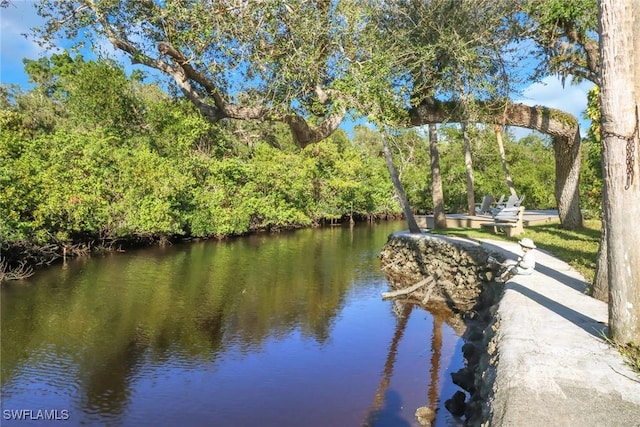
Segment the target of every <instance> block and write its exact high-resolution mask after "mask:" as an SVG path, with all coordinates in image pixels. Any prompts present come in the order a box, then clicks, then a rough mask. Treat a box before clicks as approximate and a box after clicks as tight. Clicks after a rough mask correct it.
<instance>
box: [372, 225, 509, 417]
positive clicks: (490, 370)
mask: <svg viewBox="0 0 640 427" xmlns="http://www.w3.org/2000/svg"><path fill="white" fill-rule="evenodd" d="M490 256H491V257H494V258H496V259H498V260H500V261H501V260H503V257H502V255H501V254H497V253H493V252H490V251H488V250H487V249H485V248H484V247H483V246H482V245H481V244H480V243H476V242H474V241H470V240H462V239H456V238H450V237H446V236H438V235H429V234H409V233H395V234H392V235H390V236H389V239H388V241H387V243H386V244H385V246H384V247H383V249H382V252H381V254H380V260H381V266H382V269H383V271H384V272H385V274H386V275H387V278H388V280H389V283H390V286H391V288H393V289H394V290H399V289H403V288H408V287H410V286H412V285H415V284H416V283H420V282H421V281H424V280H425V278H427V277H433V278H434V279H435V280H434V286H433V287H432V288H433V289H431V290H429V291H428V292H429V304H437V303H444V304H446V305H447V306H449V307H450V308H451V309H453V310H454V312H457V313H458V314H459V315H460V317H461V319H462V321H463V322H464V325H465V329H464V332H463V334H462V337H463V339H464V340H465V344H464V346H463V348H462V351H463V355H464V358H465V365H466V366H465V367H464V368H462V369H461V370H459V371H458V372H455V373H453V374H452V375H451V376H452V381H453V383H454V384H456V385H458V386H459V387H461V388H462V389H463V390H465V391H466V392H467V393H469V398H468V399H466V395H465V394H464V393H462V392H456V394H455V395H454V396H453V397H452V398H451V399H449V400H448V401H447V402H446V403H445V406H447V409H449V410H450V411H451V412H452V413H455V412H458V415H459V414H464V415H463V417H464V419H465V424H466V425H471V426H477V425H482V424H483V423H484V422H486V419H487V414H488V411H489V406H488V405H489V403H488V402H489V399H490V398H491V395H492V387H493V382H494V378H495V368H494V365H495V363H496V360H497V359H496V357H497V355H496V354H495V349H494V348H493V347H495V342H494V335H495V331H496V329H497V327H498V322H497V321H496V319H495V318H494V315H495V313H496V311H497V303H498V301H499V299H500V297H501V296H502V292H503V289H504V287H503V286H502V285H501V284H498V283H496V282H494V281H493V279H494V277H495V276H496V270H497V266H496V265H495V264H494V263H490V262H489V260H488V258H489V257H490ZM426 291H427V290H426V289H422V288H420V289H417V290H416V291H414V292H411V293H410V294H408V295H406V296H403V297H407V298H409V299H410V300H413V301H415V302H417V303H422V302H424V296H425V293H426ZM448 404H449V405H448ZM450 406H452V407H450ZM429 410H430V409H429V408H418V410H417V411H416V417H417V419H418V421H420V422H421V423H422V424H423V425H430V423H431V421H432V419H430V418H428V417H423V416H421V414H422V412H428V411H429Z"/></svg>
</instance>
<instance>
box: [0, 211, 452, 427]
mask: <svg viewBox="0 0 640 427" xmlns="http://www.w3.org/2000/svg"><path fill="white" fill-rule="evenodd" d="M404 227H405V226H404V224H402V223H388V224H383V225H375V226H356V227H355V228H353V229H352V230H350V229H349V228H348V227H344V228H340V227H335V228H331V229H319V230H318V229H316V230H301V231H297V232H293V233H282V234H275V235H273V234H271V235H267V234H264V235H257V236H251V237H246V238H240V239H236V240H231V241H226V242H201V243H193V244H184V245H176V246H173V247H169V248H165V249H159V248H154V249H146V250H139V251H131V252H128V253H125V254H117V255H110V256H106V257H94V258H91V259H84V260H74V262H70V263H68V264H67V265H66V266H62V265H60V266H54V267H51V268H50V269H48V270H46V271H41V272H39V273H38V274H37V275H36V276H35V277H33V278H32V279H31V280H29V281H25V282H23V283H17V282H14V283H10V286H5V287H4V288H3V289H2V291H1V292H2V294H1V304H2V306H1V310H2V311H1V316H2V317H1V332H2V336H1V338H2V353H1V356H2V359H1V360H2V362H1V366H2V410H3V411H2V420H1V421H0V423H1V424H2V425H3V426H11V425H16V426H18V425H19V426H28V425H37V426H43V425H65V426H66V425H74V426H75V425H110V426H142V425H150V426H151V425H154V426H176V425H177V426H184V427H187V426H230V427H244V426H261V427H269V426H279V427H282V426H295V427H299V426H322V427H327V426H338V427H340V426H361V425H371V426H415V425H417V423H416V421H415V418H414V413H415V410H416V408H418V407H420V406H434V407H437V408H438V418H437V424H438V425H440V426H451V425H457V422H456V420H455V419H454V418H453V417H452V416H451V415H450V414H449V413H448V412H447V411H446V409H444V401H445V400H446V399H448V398H449V397H451V395H452V394H453V393H454V392H455V391H456V390H457V387H456V386H455V385H453V384H452V383H451V379H450V373H451V372H454V371H457V370H458V369H459V368H460V367H462V366H463V362H462V357H461V355H460V353H461V352H460V347H461V346H462V341H461V339H460V338H459V337H458V336H457V335H456V333H455V332H454V331H453V329H452V328H451V327H450V326H449V324H448V323H447V320H448V317H447V315H446V314H443V313H433V314H432V313H429V312H426V311H424V310H421V309H418V308H412V307H411V306H404V307H403V306H400V305H395V306H394V304H393V303H392V302H388V301H382V300H381V298H380V293H381V292H383V291H385V290H387V282H386V279H385V278H384V276H383V275H382V273H381V272H380V266H379V260H378V258H377V257H378V254H379V252H380V249H381V248H382V246H383V244H384V243H385V241H386V238H387V235H388V234H389V233H390V232H392V231H395V230H399V229H402V228H404ZM39 410H40V411H48V412H47V414H45V413H43V412H40V413H39V412H38V411H39ZM11 411H18V413H15V412H13V413H12V412H11ZM25 411H31V412H25ZM54 411H57V412H54ZM18 414H22V416H23V417H24V416H26V417H28V418H34V420H31V421H12V420H9V419H8V418H11V417H12V416H13V417H16V416H18ZM46 416H48V417H52V416H53V417H57V418H68V419H66V420H59V421H42V420H35V418H38V417H46Z"/></svg>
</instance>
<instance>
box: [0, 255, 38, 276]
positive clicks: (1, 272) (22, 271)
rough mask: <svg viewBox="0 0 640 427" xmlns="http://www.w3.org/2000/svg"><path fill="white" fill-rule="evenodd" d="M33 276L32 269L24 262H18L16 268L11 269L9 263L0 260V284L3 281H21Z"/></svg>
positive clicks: (2, 259)
mask: <svg viewBox="0 0 640 427" xmlns="http://www.w3.org/2000/svg"><path fill="white" fill-rule="evenodd" d="M31 276H33V268H32V267H30V266H28V265H27V264H26V262H24V261H20V262H19V263H18V265H17V266H16V267H11V266H10V265H9V263H8V262H7V261H6V260H5V259H4V258H0V282H2V281H4V280H22V279H26V278H28V277H31Z"/></svg>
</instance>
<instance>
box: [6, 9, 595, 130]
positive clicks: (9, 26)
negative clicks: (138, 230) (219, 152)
mask: <svg viewBox="0 0 640 427" xmlns="http://www.w3.org/2000/svg"><path fill="white" fill-rule="evenodd" d="M34 3H35V2H34V1H31V0H12V2H11V4H10V6H9V7H8V8H0V82H2V83H5V84H19V85H21V86H22V87H24V88H26V87H27V75H26V74H25V72H24V68H23V64H22V58H29V59H37V58H39V57H40V56H42V55H45V54H47V52H45V51H43V50H42V48H40V47H39V46H38V45H37V44H36V43H35V42H34V41H32V40H30V39H28V38H25V37H24V36H23V35H21V34H22V33H26V32H28V30H29V28H31V27H33V26H36V25H38V24H39V23H40V22H41V19H40V18H39V17H38V16H37V14H36V12H35V8H34ZM49 53H50V52H49ZM125 65H128V63H127V62H126V61H125ZM591 86H592V84H591V83H589V82H586V83H581V84H579V85H571V84H570V82H569V81H568V82H567V84H566V86H565V87H563V86H562V84H561V82H560V80H559V79H557V78H555V77H547V78H545V79H544V80H543V81H542V82H540V83H534V84H532V85H530V86H529V87H527V88H526V89H525V90H524V91H523V94H522V97H520V98H518V99H516V101H518V102H522V103H524V104H527V105H544V106H547V107H552V108H558V109H560V110H563V111H566V112H569V113H571V114H573V115H574V116H575V117H577V118H578V119H579V120H580V121H581V127H582V134H583V135H584V134H585V132H586V129H587V127H588V123H587V121H585V120H584V119H583V118H582V115H583V112H584V110H585V108H586V105H587V96H586V93H587V91H588V90H589V89H590V88H591ZM528 132H529V131H525V130H522V131H518V132H516V134H517V136H522V135H524V134H526V133H528Z"/></svg>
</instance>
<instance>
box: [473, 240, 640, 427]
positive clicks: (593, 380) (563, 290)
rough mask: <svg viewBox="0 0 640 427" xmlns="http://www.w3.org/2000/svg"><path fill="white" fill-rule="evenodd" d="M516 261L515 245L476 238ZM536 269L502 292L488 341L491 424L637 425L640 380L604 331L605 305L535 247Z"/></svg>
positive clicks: (570, 272)
mask: <svg viewBox="0 0 640 427" xmlns="http://www.w3.org/2000/svg"><path fill="white" fill-rule="evenodd" d="M482 245H483V246H484V247H486V248H487V249H488V250H490V251H494V252H502V253H504V254H505V256H506V257H507V258H513V259H515V258H516V257H517V256H519V255H520V254H521V251H520V249H519V246H518V245H517V244H514V243H507V242H497V241H491V240H486V241H485V240H483V243H482ZM536 259H537V265H536V271H535V272H534V274H533V275H531V276H515V277H514V278H513V279H511V280H510V281H509V282H508V283H507V284H506V288H505V294H504V296H503V298H502V300H501V302H500V304H499V309H498V312H497V316H498V319H499V322H500V323H499V328H498V330H497V333H496V336H495V338H494V343H495V345H496V349H497V356H498V362H497V366H496V379H495V383H494V390H495V395H494V397H493V399H492V402H491V412H492V415H491V419H490V425H492V426H517V427H528V426H567V427H569V426H570V427H574V426H581V427H584V426H611V427H618V426H625V427H626V426H633V427H639V426H640V375H638V374H636V373H634V372H633V371H632V370H631V368H630V367H629V366H627V365H625V363H624V360H623V357H622V356H621V355H620V354H619V353H618V352H617V351H616V350H615V349H613V348H611V347H610V346H609V345H608V344H607V342H606V341H605V339H604V338H603V334H605V332H606V328H607V325H606V324H607V319H608V314H607V305H606V304H605V303H603V302H601V301H598V300H595V299H594V298H591V297H589V296H586V295H585V294H584V290H585V288H586V283H585V282H584V279H583V277H582V276H581V275H580V274H579V273H577V272H576V271H575V270H573V269H571V267H569V265H568V264H566V263H565V262H563V261H560V260H558V259H557V258H555V257H553V256H551V255H550V254H548V253H546V252H544V251H542V250H539V249H537V250H536Z"/></svg>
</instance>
